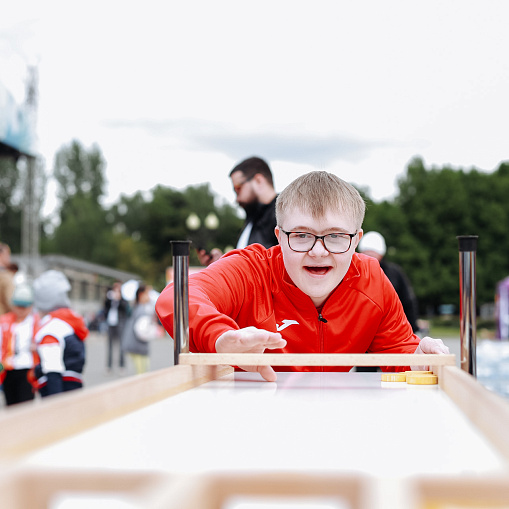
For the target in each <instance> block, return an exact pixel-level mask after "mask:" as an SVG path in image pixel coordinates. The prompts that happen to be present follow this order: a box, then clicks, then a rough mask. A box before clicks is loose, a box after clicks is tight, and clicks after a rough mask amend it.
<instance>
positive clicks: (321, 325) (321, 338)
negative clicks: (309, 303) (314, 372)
mask: <svg viewBox="0 0 509 509" xmlns="http://www.w3.org/2000/svg"><path fill="white" fill-rule="evenodd" d="M318 321H319V322H320V323H319V324H318V327H319V332H320V353H323V352H324V337H323V326H324V324H325V323H327V320H326V319H325V318H324V317H323V315H322V313H318ZM321 371H325V370H324V367H323V366H321Z"/></svg>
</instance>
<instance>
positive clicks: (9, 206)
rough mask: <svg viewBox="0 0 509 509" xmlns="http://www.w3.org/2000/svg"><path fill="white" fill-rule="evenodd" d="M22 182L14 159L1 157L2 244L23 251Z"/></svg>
mask: <svg viewBox="0 0 509 509" xmlns="http://www.w3.org/2000/svg"><path fill="white" fill-rule="evenodd" d="M21 184H22V181H21V179H20V178H19V172H18V169H17V168H16V163H15V161H14V159H12V158H7V157H0V242H5V243H6V244H8V245H9V246H10V248H11V250H12V251H14V252H16V251H20V250H21V235H20V232H21V215H22V213H21V211H22V199H21V198H22V188H21V187H22V186H21Z"/></svg>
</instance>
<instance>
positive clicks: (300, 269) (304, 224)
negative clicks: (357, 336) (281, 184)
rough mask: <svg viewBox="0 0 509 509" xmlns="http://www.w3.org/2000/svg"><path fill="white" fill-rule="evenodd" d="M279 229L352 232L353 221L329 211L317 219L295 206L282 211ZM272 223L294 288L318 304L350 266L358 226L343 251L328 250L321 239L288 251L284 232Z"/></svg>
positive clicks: (326, 232) (327, 232) (357, 237)
mask: <svg viewBox="0 0 509 509" xmlns="http://www.w3.org/2000/svg"><path fill="white" fill-rule="evenodd" d="M281 229H282V230H285V231H287V232H297V231H298V232H307V233H312V234H314V235H327V234H329V233H355V231H356V229H355V223H354V221H353V220H352V219H351V218H349V217H348V216H345V215H343V214H339V213H337V212H335V213H334V212H330V213H328V214H327V215H325V216H324V217H323V218H321V219H319V220H317V219H313V217H312V216H311V215H310V214H308V213H304V212H303V211H302V210H301V209H299V208H295V209H292V210H289V211H287V212H286V213H285V215H284V217H283V221H282V224H281ZM281 229H280V228H279V227H276V236H277V238H278V241H279V244H280V246H281V251H282V253H283V260H284V264H285V268H286V271H287V272H288V275H289V276H290V278H291V279H292V281H293V283H294V284H295V286H297V288H299V289H300V290H302V291H303V292H304V293H305V294H307V295H309V297H311V300H312V301H313V303H314V305H315V306H317V307H318V306H321V305H322V304H323V303H324V302H325V300H326V299H327V297H328V296H329V295H330V293H331V292H332V291H333V290H334V289H335V288H336V287H337V286H338V285H339V283H341V281H342V280H343V278H344V277H345V274H346V273H347V271H348V268H349V267H350V262H351V261H352V256H353V254H354V252H355V248H356V247H357V244H358V243H359V240H360V238H361V237H362V230H359V233H358V234H357V235H356V236H355V237H354V238H353V239H352V243H351V245H350V248H349V249H348V251H347V252H346V253H341V254H332V253H329V252H328V251H327V250H326V249H325V247H324V245H323V242H322V241H321V240H317V241H316V243H315V245H314V246H313V249H311V251H308V252H307V253H297V252H295V251H292V250H291V249H290V247H289V245H288V236H287V235H286V234H285V233H283V232H282V231H281Z"/></svg>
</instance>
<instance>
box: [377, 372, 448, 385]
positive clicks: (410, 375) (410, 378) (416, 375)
mask: <svg viewBox="0 0 509 509" xmlns="http://www.w3.org/2000/svg"><path fill="white" fill-rule="evenodd" d="M382 382H406V383H407V384H410V385H436V384H437V383H438V376H437V375H435V374H434V373H433V371H405V372H401V373H382Z"/></svg>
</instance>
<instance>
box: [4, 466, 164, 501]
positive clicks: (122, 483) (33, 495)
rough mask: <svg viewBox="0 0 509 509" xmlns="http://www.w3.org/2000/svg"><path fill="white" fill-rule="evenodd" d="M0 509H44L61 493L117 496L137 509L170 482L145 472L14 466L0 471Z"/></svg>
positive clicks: (161, 474)
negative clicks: (136, 505) (131, 502)
mask: <svg viewBox="0 0 509 509" xmlns="http://www.w3.org/2000/svg"><path fill="white" fill-rule="evenodd" d="M0 472H1V475H0V493H1V494H2V495H1V500H2V504H1V505H2V509H24V508H27V507H30V508H31V509H47V508H48V507H50V506H51V502H52V500H53V499H54V497H55V496H57V495H59V494H62V493H64V492H69V493H76V494H83V493H94V494H98V493H104V494H105V495H107V494H112V495H116V494H120V495H123V496H127V497H129V499H130V500H132V501H133V502H134V503H137V504H139V507H140V508H141V507H145V506H144V504H143V501H144V500H145V499H147V497H148V498H150V497H151V496H152V494H153V493H157V492H158V491H159V489H160V486H163V485H164V486H167V485H168V484H169V483H170V482H171V481H172V479H171V477H170V476H169V475H168V474H163V473H160V472H147V471H136V472H132V471H112V470H100V469H99V470H93V471H91V470H80V469H72V470H63V469H51V468H50V469H40V468H36V469H35V468H30V467H28V468H27V467H23V468H19V467H17V466H15V467H10V468H8V469H7V468H5V469H3V470H2V469H0Z"/></svg>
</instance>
